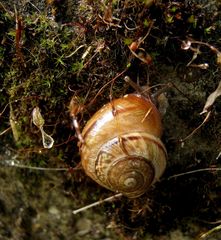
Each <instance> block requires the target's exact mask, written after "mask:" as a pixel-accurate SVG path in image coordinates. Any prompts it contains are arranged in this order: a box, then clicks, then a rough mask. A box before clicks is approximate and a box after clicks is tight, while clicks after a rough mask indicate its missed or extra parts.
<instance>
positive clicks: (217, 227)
mask: <svg viewBox="0 0 221 240" xmlns="http://www.w3.org/2000/svg"><path fill="white" fill-rule="evenodd" d="M219 230H221V225H218V226H216V227H214V228H212V229H210V230H209V231H207V232H206V233H203V234H202V235H201V236H200V237H199V240H200V239H205V238H206V237H208V236H209V235H211V234H212V233H214V232H217V231H219Z"/></svg>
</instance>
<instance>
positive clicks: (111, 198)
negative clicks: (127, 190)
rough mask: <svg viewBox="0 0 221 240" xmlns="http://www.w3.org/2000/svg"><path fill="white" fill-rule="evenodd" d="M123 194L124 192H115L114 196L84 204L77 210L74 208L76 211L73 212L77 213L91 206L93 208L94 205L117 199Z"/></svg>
mask: <svg viewBox="0 0 221 240" xmlns="http://www.w3.org/2000/svg"><path fill="white" fill-rule="evenodd" d="M122 196H123V194H122V193H118V194H115V195H114V196H111V197H108V198H105V199H103V200H100V201H97V202H94V203H92V204H89V205H87V206H84V207H82V208H79V209H77V210H74V211H73V214H77V213H79V212H82V211H85V210H87V209H89V208H92V207H95V206H98V205H101V204H102V203H104V202H111V201H113V200H115V199H116V198H120V197H122Z"/></svg>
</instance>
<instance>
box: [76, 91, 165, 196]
mask: <svg viewBox="0 0 221 240" xmlns="http://www.w3.org/2000/svg"><path fill="white" fill-rule="evenodd" d="M161 135H162V124H161V116H160V113H159V111H158V110H157V108H156V106H155V104H154V103H153V102H152V101H151V99H150V97H149V96H144V95H141V94H136V93H133V94H127V95H125V96H123V97H122V98H118V99H115V100H113V101H111V102H110V103H108V104H106V105H104V106H103V107H102V108H101V109H100V110H98V111H97V112H96V113H95V114H94V115H93V116H92V117H91V119H89V121H88V122H87V123H86V125H85V127H84V128H83V130H82V138H83V140H84V141H83V142H82V143H81V144H80V155H81V163H82V166H83V169H84V170H85V173H86V174H87V175H88V176H89V177H90V178H92V179H93V180H94V181H96V182H97V183H98V184H100V185H101V186H103V187H105V188H107V189H109V190H111V191H114V192H118V193H122V194H123V195H124V196H127V197H129V198H137V197H139V196H141V195H142V194H144V193H145V192H146V191H147V190H148V189H149V187H150V186H151V185H152V184H153V183H154V182H156V181H157V180H159V178H160V176H161V175H162V174H163V172H164V170H165V167H166V158H167V153H166V149H165V147H164V145H163V143H162V142H161V140H160V137H161Z"/></svg>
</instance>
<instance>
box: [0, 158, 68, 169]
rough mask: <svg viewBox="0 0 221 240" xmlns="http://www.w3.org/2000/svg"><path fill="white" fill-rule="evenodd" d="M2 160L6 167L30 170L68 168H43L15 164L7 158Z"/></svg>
mask: <svg viewBox="0 0 221 240" xmlns="http://www.w3.org/2000/svg"><path fill="white" fill-rule="evenodd" d="M4 162H5V163H6V164H4V163H2V165H4V166H6V167H17V168H27V169H31V170H40V171H68V170H69V168H44V167H33V166H27V165H22V164H17V163H15V162H14V161H13V160H8V161H7V160H4ZM7 162H8V163H7Z"/></svg>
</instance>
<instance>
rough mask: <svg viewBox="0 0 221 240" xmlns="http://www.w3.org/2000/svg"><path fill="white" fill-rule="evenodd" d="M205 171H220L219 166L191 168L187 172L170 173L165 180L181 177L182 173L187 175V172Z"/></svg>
mask: <svg viewBox="0 0 221 240" xmlns="http://www.w3.org/2000/svg"><path fill="white" fill-rule="evenodd" d="M207 171H221V168H216V167H211V168H200V169H196V170H192V171H189V172H184V173H178V174H175V175H172V176H170V177H168V178H167V180H170V179H172V178H176V177H181V176H184V175H189V174H193V173H198V172H207Z"/></svg>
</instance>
